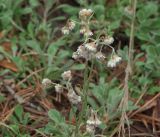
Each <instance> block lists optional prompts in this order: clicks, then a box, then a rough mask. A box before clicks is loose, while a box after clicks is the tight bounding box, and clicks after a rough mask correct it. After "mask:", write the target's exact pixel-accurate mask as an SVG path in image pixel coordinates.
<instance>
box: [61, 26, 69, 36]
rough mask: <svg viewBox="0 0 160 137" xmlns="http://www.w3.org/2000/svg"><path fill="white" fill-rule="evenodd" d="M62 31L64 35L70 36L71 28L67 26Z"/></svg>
mask: <svg viewBox="0 0 160 137" xmlns="http://www.w3.org/2000/svg"><path fill="white" fill-rule="evenodd" d="M61 31H62V33H63V34H64V35H68V34H69V28H68V27H66V26H64V27H63V28H62V29H61Z"/></svg>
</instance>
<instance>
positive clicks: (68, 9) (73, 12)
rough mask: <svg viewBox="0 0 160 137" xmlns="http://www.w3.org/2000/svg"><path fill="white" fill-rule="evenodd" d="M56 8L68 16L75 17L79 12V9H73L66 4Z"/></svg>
mask: <svg viewBox="0 0 160 137" xmlns="http://www.w3.org/2000/svg"><path fill="white" fill-rule="evenodd" d="M58 8H61V9H62V10H63V11H64V12H65V13H67V14H69V15H76V14H78V12H79V8H76V7H73V6H71V5H68V4H62V5H60V6H59V7H58Z"/></svg>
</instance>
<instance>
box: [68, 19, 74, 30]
mask: <svg viewBox="0 0 160 137" xmlns="http://www.w3.org/2000/svg"><path fill="white" fill-rule="evenodd" d="M75 26H76V24H75V23H74V22H73V21H68V22H67V27H68V29H69V30H73V29H74V28H75Z"/></svg>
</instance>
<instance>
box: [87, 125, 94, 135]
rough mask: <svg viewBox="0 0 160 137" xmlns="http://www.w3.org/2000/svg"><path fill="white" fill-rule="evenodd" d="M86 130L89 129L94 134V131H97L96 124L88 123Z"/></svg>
mask: <svg viewBox="0 0 160 137" xmlns="http://www.w3.org/2000/svg"><path fill="white" fill-rule="evenodd" d="M86 131H87V132H88V133H90V134H94V132H95V126H94V125H89V124H87V125H86Z"/></svg>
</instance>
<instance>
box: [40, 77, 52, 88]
mask: <svg viewBox="0 0 160 137" xmlns="http://www.w3.org/2000/svg"><path fill="white" fill-rule="evenodd" d="M50 84H52V81H51V80H50V79H48V78H44V79H43V80H42V86H44V87H47V86H49V85H50Z"/></svg>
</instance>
